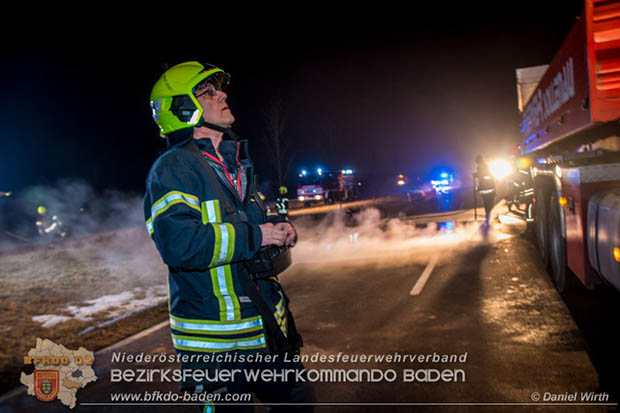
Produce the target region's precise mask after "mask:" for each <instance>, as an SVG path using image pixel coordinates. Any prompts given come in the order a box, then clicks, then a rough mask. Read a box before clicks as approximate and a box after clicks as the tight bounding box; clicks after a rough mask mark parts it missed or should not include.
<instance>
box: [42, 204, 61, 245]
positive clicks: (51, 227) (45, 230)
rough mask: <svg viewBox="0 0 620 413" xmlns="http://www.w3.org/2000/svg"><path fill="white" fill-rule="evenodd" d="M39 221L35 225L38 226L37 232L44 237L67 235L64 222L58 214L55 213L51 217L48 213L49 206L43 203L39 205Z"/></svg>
mask: <svg viewBox="0 0 620 413" xmlns="http://www.w3.org/2000/svg"><path fill="white" fill-rule="evenodd" d="M37 215H38V217H37V221H36V222H35V225H36V227H37V232H38V233H39V235H41V236H42V237H45V236H52V235H57V236H59V237H61V238H64V237H66V236H67V232H66V231H65V229H64V227H63V225H62V222H61V221H60V218H58V216H56V215H53V216H52V217H51V218H50V217H49V216H48V215H47V208H45V207H44V206H43V205H39V206H38V207H37Z"/></svg>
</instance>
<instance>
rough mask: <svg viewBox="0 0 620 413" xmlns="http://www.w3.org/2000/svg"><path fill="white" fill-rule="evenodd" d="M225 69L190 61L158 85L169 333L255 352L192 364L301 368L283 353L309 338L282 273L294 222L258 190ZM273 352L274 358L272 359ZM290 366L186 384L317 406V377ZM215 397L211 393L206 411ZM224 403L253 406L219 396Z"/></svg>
mask: <svg viewBox="0 0 620 413" xmlns="http://www.w3.org/2000/svg"><path fill="white" fill-rule="evenodd" d="M229 79H230V76H229V75H228V74H227V73H225V72H224V71H223V70H222V69H219V68H217V67H215V66H212V65H208V64H200V63H198V62H185V63H181V64H179V65H176V66H173V67H171V68H170V69H168V70H167V71H166V72H165V73H164V74H163V75H162V76H161V77H160V78H159V80H157V82H156V83H155V85H154V87H153V89H152V92H151V108H152V113H153V119H154V120H155V123H156V124H157V125H158V127H159V131H160V134H161V135H162V137H164V138H165V139H166V141H167V150H166V151H165V152H164V153H163V154H161V155H160V156H159V158H158V159H157V160H156V161H155V163H154V164H153V166H152V168H151V170H150V172H149V174H148V177H147V182H146V195H145V198H144V214H145V219H146V227H147V230H148V232H149V234H150V236H151V237H152V239H153V241H154V242H155V245H156V246H157V249H158V251H159V253H160V255H161V257H162V259H163V261H164V263H166V264H167V265H168V268H169V276H168V287H169V300H170V301H169V303H170V305H169V312H170V327H171V330H172V344H173V346H174V348H175V350H176V352H177V353H179V354H182V355H189V356H192V355H193V356H195V355H204V354H214V355H219V356H231V357H232V356H239V355H243V356H244V357H245V359H246V360H247V356H248V355H252V357H254V359H253V360H252V362H251V363H250V362H249V361H235V359H230V358H229V359H223V360H222V359H220V360H218V359H204V358H203V359H202V360H200V361H194V362H191V361H190V362H182V365H181V367H182V369H184V370H203V371H204V370H208V371H210V372H211V373H214V372H216V371H221V370H228V371H232V370H233V369H269V370H285V369H286V370H288V371H290V370H296V371H299V372H300V374H301V375H302V377H303V375H305V369H304V366H303V365H302V364H301V363H299V362H291V361H285V357H284V356H285V355H287V354H288V355H291V354H298V353H299V348H300V347H301V345H302V340H301V336H300V335H299V334H298V333H297V330H296V328H295V322H294V319H293V316H292V314H291V312H290V310H289V306H288V298H287V296H286V294H285V293H284V290H283V289H282V286H281V285H280V282H279V280H278V277H277V273H278V271H280V270H281V268H285V267H286V265H290V261H288V264H287V261H286V259H287V258H288V260H290V249H288V248H290V247H293V246H294V245H295V243H296V241H297V234H296V232H295V229H294V228H293V226H292V224H291V223H289V222H287V221H286V220H285V219H284V218H282V217H279V216H272V217H269V218H267V216H266V213H265V207H264V204H263V202H262V200H261V199H260V197H258V196H256V191H255V189H254V187H255V178H254V174H253V170H254V169H253V168H254V167H253V163H252V161H251V160H250V158H249V156H248V152H247V141H245V140H240V139H238V137H237V136H236V134H235V133H234V132H233V131H232V129H231V128H230V126H231V125H232V123H233V122H234V120H235V118H234V116H233V114H232V112H231V110H230V108H229V107H228V105H227V103H226V99H227V95H226V93H224V88H225V86H226V85H227V84H228V81H229ZM267 219H269V222H268V221H267ZM283 257H284V258H283ZM267 354H270V355H271V356H272V357H273V358H272V360H275V361H273V362H271V363H267V361H266V360H265V358H264V356H265V355H267ZM257 357H258V358H257ZM291 359H292V358H291V357H287V360H291ZM190 360H191V358H190ZM293 376H294V375H289V376H288V378H289V380H287V381H285V382H281V381H262V380H261V379H260V378H259V379H258V380H257V381H254V382H252V381H247V380H246V378H245V376H244V375H243V374H242V375H236V376H235V380H233V381H229V382H221V383H219V382H211V381H208V382H205V381H200V380H198V381H194V380H193V379H192V378H188V379H187V380H185V381H184V382H183V383H181V384H180V387H181V390H184V391H192V392H203V391H204V392H210V393H246V394H247V393H254V394H255V396H256V397H257V398H258V399H259V400H261V401H262V402H264V403H266V404H270V403H289V404H290V403H305V404H306V405H305V406H297V407H296V408H292V407H291V406H284V407H282V406H273V407H272V408H271V410H270V411H272V412H278V411H312V410H313V408H312V405H311V403H313V402H314V391H313V389H312V387H311V385H310V384H309V383H308V381H305V382H304V381H303V380H302V381H296V380H295V377H293ZM308 404H310V405H309V406H308ZM212 408H213V406H210V405H205V406H204V411H212V410H211V409H212ZM217 411H218V412H225V411H244V412H245V411H247V412H251V411H253V409H252V407H251V406H245V407H242V406H226V405H221V406H220V405H218V406H217Z"/></svg>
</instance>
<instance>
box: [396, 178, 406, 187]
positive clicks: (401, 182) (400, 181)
mask: <svg viewBox="0 0 620 413" xmlns="http://www.w3.org/2000/svg"><path fill="white" fill-rule="evenodd" d="M397 184H398V185H401V186H402V185H405V181H403V180H402V179H399V180H398V182H397Z"/></svg>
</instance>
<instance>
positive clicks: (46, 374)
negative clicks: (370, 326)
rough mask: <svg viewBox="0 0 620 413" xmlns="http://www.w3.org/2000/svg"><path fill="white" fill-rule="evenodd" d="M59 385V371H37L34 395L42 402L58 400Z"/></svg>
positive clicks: (35, 373)
mask: <svg viewBox="0 0 620 413" xmlns="http://www.w3.org/2000/svg"><path fill="white" fill-rule="evenodd" d="M59 384H60V371H59V370H35V372H34V394H35V396H37V399H39V400H41V401H42V402H51V401H52V400H54V399H55V398H56V396H57V395H58V389H59Z"/></svg>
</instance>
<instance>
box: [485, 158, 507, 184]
mask: <svg viewBox="0 0 620 413" xmlns="http://www.w3.org/2000/svg"><path fill="white" fill-rule="evenodd" d="M489 168H490V169H491V175H493V177H494V178H495V179H498V180H501V179H504V178H505V177H507V176H508V175H510V174H511V173H512V167H511V166H510V163H508V162H507V161H505V160H503V159H496V160H494V161H492V162H491V163H490V164H489Z"/></svg>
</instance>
